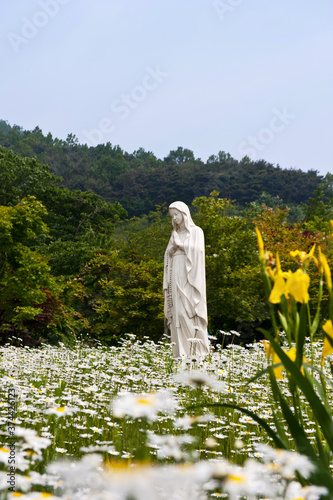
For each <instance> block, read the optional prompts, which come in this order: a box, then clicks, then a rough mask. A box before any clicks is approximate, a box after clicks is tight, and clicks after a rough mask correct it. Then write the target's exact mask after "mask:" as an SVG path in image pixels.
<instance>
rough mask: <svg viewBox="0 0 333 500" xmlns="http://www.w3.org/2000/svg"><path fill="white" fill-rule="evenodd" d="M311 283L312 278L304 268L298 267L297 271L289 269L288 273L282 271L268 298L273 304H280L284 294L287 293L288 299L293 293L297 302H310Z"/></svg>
mask: <svg viewBox="0 0 333 500" xmlns="http://www.w3.org/2000/svg"><path fill="white" fill-rule="evenodd" d="M309 285H310V278H309V276H308V275H307V274H305V273H304V272H303V271H302V269H297V271H296V272H295V273H292V272H291V271H288V273H282V272H280V273H279V274H277V276H276V278H275V282H274V286H273V289H272V291H271V294H270V296H269V299H268V300H269V301H270V302H272V304H279V302H281V297H282V295H285V297H286V298H287V299H288V298H289V297H290V295H292V296H293V297H294V299H295V300H296V302H303V303H304V304H307V303H308V302H309V292H308V289H309Z"/></svg>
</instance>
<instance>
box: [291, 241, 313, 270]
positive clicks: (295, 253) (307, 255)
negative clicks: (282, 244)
mask: <svg viewBox="0 0 333 500" xmlns="http://www.w3.org/2000/svg"><path fill="white" fill-rule="evenodd" d="M315 248H316V245H315V244H314V245H313V247H312V248H311V250H310V252H309V253H306V252H301V251H299V250H294V251H292V252H290V255H291V256H292V257H299V259H300V261H301V262H302V264H303V263H304V262H305V261H306V260H311V259H312V260H314V262H315V263H316V266H318V260H317V258H316V257H315V256H314V251H315Z"/></svg>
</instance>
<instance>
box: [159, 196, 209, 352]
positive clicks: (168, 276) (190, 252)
mask: <svg viewBox="0 0 333 500" xmlns="http://www.w3.org/2000/svg"><path fill="white" fill-rule="evenodd" d="M169 208H176V209H177V210H179V211H180V212H182V214H183V216H184V221H185V227H186V236H185V239H184V240H183V246H184V250H182V249H180V248H178V249H177V251H176V252H175V253H174V254H173V255H172V256H170V255H169V249H170V247H171V246H172V240H173V234H172V235H171V238H170V240H169V244H168V246H167V249H166V252H165V256H164V280H163V289H164V313H165V317H166V318H167V321H168V326H169V328H170V331H171V342H174V348H173V350H174V355H175V357H176V358H177V357H180V356H184V355H189V354H190V353H192V354H193V353H194V352H195V353H196V354H199V355H206V354H208V352H209V340H208V335H207V304H206V274H205V242H204V234H203V231H202V229H201V228H199V227H198V226H196V225H195V224H194V223H193V221H192V218H191V215H190V212H189V209H188V207H187V205H185V203H182V202H175V203H172V205H170V207H169ZM193 338H197V339H199V340H200V342H198V343H197V342H195V343H194V342H193V341H191V342H189V341H188V339H193ZM191 345H192V346H193V347H192V348H191ZM191 349H192V352H190V351H191Z"/></svg>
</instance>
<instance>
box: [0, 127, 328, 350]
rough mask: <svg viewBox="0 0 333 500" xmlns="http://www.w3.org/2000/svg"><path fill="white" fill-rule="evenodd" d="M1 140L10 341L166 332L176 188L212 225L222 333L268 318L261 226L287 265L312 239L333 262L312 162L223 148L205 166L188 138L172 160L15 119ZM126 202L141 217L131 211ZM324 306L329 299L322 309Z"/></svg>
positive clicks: (0, 295)
mask: <svg viewBox="0 0 333 500" xmlns="http://www.w3.org/2000/svg"><path fill="white" fill-rule="evenodd" d="M0 142H1V143H2V144H3V145H4V146H5V147H0V226H1V227H0V228H1V234H0V333H1V336H0V339H2V342H6V341H8V339H9V337H10V336H11V335H13V334H15V335H19V336H21V337H24V338H25V340H26V341H29V339H30V341H31V342H35V341H38V342H40V341H47V342H57V341H59V340H60V339H62V340H68V341H71V340H73V339H74V338H75V336H76V335H77V334H78V333H82V334H83V335H84V336H86V337H89V338H90V337H93V338H98V339H100V340H101V341H102V342H107V343H111V344H113V343H115V342H117V341H118V340H119V339H120V338H121V337H122V336H123V335H124V334H125V333H128V332H129V333H135V334H136V335H137V336H138V338H140V339H141V338H143V337H145V336H149V337H150V338H152V339H154V340H155V341H156V340H159V338H160V337H161V336H162V335H163V332H164V321H163V294H162V276H163V257H164V251H165V248H166V245H167V242H168V239H169V236H170V234H171V222H170V219H169V217H168V214H167V206H168V203H169V202H172V201H175V200H176V199H182V200H183V201H185V202H187V203H188V204H189V206H190V208H191V211H192V215H193V219H194V221H195V222H196V224H198V225H199V226H200V227H202V229H203V230H204V233H205V238H206V273H207V302H208V313H209V332H210V333H211V334H215V335H217V337H218V338H219V336H220V335H221V333H220V330H231V329H233V330H237V331H240V332H241V334H242V341H243V342H246V341H248V340H250V339H252V338H254V337H256V336H257V335H258V334H257V328H258V326H265V325H266V323H267V320H268V318H269V316H268V310H267V305H266V303H265V300H264V299H263V291H262V283H261V279H260V269H259V264H258V259H257V250H256V238H255V231H254V227H255V225H257V226H259V228H260V230H261V232H262V234H263V237H264V239H265V243H266V246H267V249H269V250H271V251H273V252H274V253H275V252H276V251H278V252H279V254H280V259H281V262H282V263H286V264H289V261H290V257H289V255H288V251H289V248H290V247H291V246H292V245H294V246H295V249H296V248H298V249H300V250H304V251H309V247H310V246H311V245H312V244H313V243H317V244H321V245H322V246H323V248H324V250H325V254H326V255H327V256H328V259H333V251H332V248H331V246H332V245H331V236H330V232H331V226H330V223H329V220H330V218H331V217H332V210H333V209H332V206H333V205H332V200H333V196H332V193H333V189H332V179H331V178H330V176H326V177H325V179H323V180H322V181H320V177H319V176H317V174H316V172H314V171H312V172H308V173H307V174H305V173H303V172H300V171H294V170H287V171H285V170H282V169H280V168H278V167H277V168H275V167H273V166H272V165H269V164H267V163H266V162H264V161H261V162H256V163H253V162H250V161H249V160H248V159H247V158H244V159H243V160H242V161H241V162H237V161H236V160H234V159H232V158H231V157H230V155H227V154H225V153H220V154H219V155H218V156H212V157H210V159H209V160H208V162H207V164H204V163H203V162H201V161H200V160H198V159H195V158H194V155H193V153H192V152H191V151H190V150H187V149H183V148H178V149H177V150H175V151H171V152H170V154H169V155H168V156H167V157H166V158H165V159H164V160H163V161H162V160H158V159H157V158H155V156H154V155H153V154H152V153H147V152H145V151H144V150H143V149H140V150H139V151H137V152H135V153H133V154H132V155H129V154H127V153H124V152H123V151H122V150H121V149H120V148H119V147H118V146H117V147H112V146H111V145H110V144H106V145H99V146H96V147H95V148H88V146H86V145H84V146H81V145H79V144H78V142H77V140H76V138H75V137H73V136H69V137H68V138H67V141H65V142H64V141H59V140H58V139H53V138H52V136H51V135H50V134H48V136H47V137H44V136H43V134H42V132H41V130H40V129H38V128H36V129H35V130H34V131H32V132H27V131H23V130H22V129H21V128H20V127H16V126H14V127H11V126H9V125H8V124H7V123H6V122H0ZM13 151H19V152H20V153H21V154H22V155H27V157H22V156H20V155H18V154H15V153H14V152H13ZM39 159H40V160H41V161H42V163H41V162H40V161H39ZM44 163H48V164H49V165H50V166H47V165H46V164H44ZM58 175H61V176H62V179H61V178H60V177H59V176H58ZM226 179H227V180H226ZM259 179H261V180H260V182H259ZM293 183H296V184H297V183H298V185H297V188H295V184H293ZM263 186H264V189H263ZM283 186H285V188H284V187H283ZM287 187H288V189H287ZM88 188H89V189H90V190H86V189H88ZM212 188H216V189H218V190H219V191H220V193H219V192H218V191H214V190H213V189H212ZM229 188H230V190H229ZM81 189H82V190H83V191H82V190H81ZM288 193H289V194H288ZM230 196H232V197H235V198H236V200H235V201H233V202H230ZM309 196H310V199H309V201H308V203H305V201H307V198H308V197H309ZM237 200H238V202H237ZM288 200H291V201H292V202H293V203H289V202H288V205H289V207H288V206H287V201H288ZM302 200H303V204H302V205H300V204H299V203H298V202H299V201H302ZM111 201H112V202H111ZM120 201H122V203H120ZM246 201H249V202H250V203H247V204H245V205H244V203H245V202H246ZM192 202H193V203H192ZM240 202H241V203H240ZM296 202H297V203H296ZM123 206H126V207H127V208H128V209H129V210H130V212H131V213H132V214H133V213H136V214H139V216H136V217H132V218H127V213H126V210H125V209H124V208H123ZM149 209H152V210H150V212H149V213H145V212H147V211H148V210H149ZM317 279H318V280H319V276H318V278H317ZM313 283H314V285H315V284H316V279H314V280H313ZM325 304H327V297H325V296H324V297H323V302H322V311H323V315H324V314H325V307H326V306H325Z"/></svg>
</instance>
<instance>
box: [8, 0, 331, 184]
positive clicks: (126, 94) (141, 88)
mask: <svg viewBox="0 0 333 500" xmlns="http://www.w3.org/2000/svg"><path fill="white" fill-rule="evenodd" d="M332 21H333V2H332V0H317V1H316V2H315V1H312V0H215V1H214V0H119V1H115V0H94V1H91V0H89V1H88V0H36V1H35V0H6V1H3V2H2V5H1V16H0V30H1V62H2V81H1V93H0V118H1V119H5V120H8V122H9V123H10V124H11V125H13V124H17V125H21V126H22V127H24V128H25V129H29V130H31V129H33V128H34V127H35V126H36V125H38V126H39V127H41V129H42V130H43V132H44V134H46V133H48V132H51V133H52V135H53V136H54V137H59V138H62V139H66V136H67V134H68V133H73V134H75V135H76V136H77V137H78V139H79V141H80V142H87V143H88V144H90V145H95V144H97V143H98V142H107V141H109V142H111V143H112V144H114V145H116V144H119V145H120V147H121V148H122V149H124V150H126V151H128V152H133V151H134V150H136V149H138V148H140V147H143V148H144V149H146V150H149V151H152V152H153V153H154V154H155V155H156V156H157V157H159V158H163V157H164V156H166V155H167V154H168V153H169V151H170V150H171V149H176V148H177V147H178V146H182V147H184V148H189V149H191V150H193V152H194V154H195V156H196V157H199V158H201V159H202V160H203V161H206V160H207V158H208V157H209V156H210V155H212V154H216V153H218V151H220V150H224V151H226V152H228V153H230V154H231V155H232V156H234V157H235V158H237V159H239V160H240V159H241V158H242V157H243V156H244V155H245V154H248V155H249V156H250V157H251V158H252V159H254V160H257V159H260V158H263V159H265V160H267V161H269V162H271V163H273V164H279V165H280V166H281V167H282V168H290V167H293V168H300V169H302V170H305V171H306V170H309V169H314V170H318V171H319V172H320V173H321V174H323V175H324V174H325V173H326V172H329V171H331V172H332V173H333V162H332V156H333V155H332V149H333V148H332V139H331V136H332V130H331V129H332V125H331V124H332V116H333V98H332V88H333V85H332V84H333V68H332V52H333V30H332V24H333V23H332Z"/></svg>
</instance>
